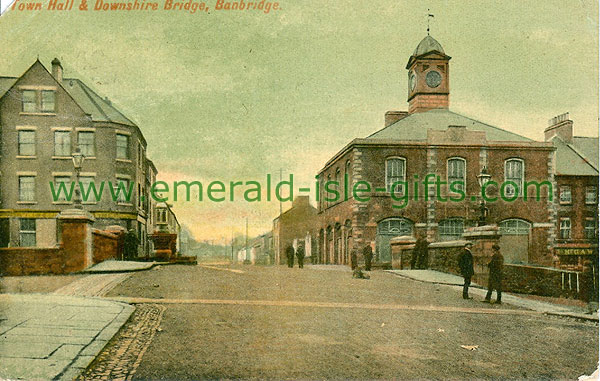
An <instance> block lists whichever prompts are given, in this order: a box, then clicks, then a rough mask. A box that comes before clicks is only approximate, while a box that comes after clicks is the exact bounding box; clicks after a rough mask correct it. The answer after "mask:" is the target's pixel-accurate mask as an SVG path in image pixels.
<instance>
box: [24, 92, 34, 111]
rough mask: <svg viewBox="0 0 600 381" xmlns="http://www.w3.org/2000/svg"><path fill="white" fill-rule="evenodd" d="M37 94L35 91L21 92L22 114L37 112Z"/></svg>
mask: <svg viewBox="0 0 600 381" xmlns="http://www.w3.org/2000/svg"><path fill="white" fill-rule="evenodd" d="M36 98H37V94H36V92H35V90H23V99H22V101H23V112H36V111H37V99H36Z"/></svg>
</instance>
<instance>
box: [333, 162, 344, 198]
mask: <svg viewBox="0 0 600 381" xmlns="http://www.w3.org/2000/svg"><path fill="white" fill-rule="evenodd" d="M342 182H343V180H342V172H340V169H339V168H337V169H336V170H335V189H337V191H338V192H339V193H338V196H337V199H336V200H334V201H333V203H334V204H337V203H338V202H340V201H341V200H343V198H342Z"/></svg>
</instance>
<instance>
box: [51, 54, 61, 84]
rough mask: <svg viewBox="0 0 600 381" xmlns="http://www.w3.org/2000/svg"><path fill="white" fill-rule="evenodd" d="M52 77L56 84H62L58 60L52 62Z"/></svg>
mask: <svg viewBox="0 0 600 381" xmlns="http://www.w3.org/2000/svg"><path fill="white" fill-rule="evenodd" d="M52 76H53V77H54V79H56V81H57V82H58V83H61V84H62V80H63V67H62V64H61V63H60V61H59V59H58V58H55V59H53V60H52Z"/></svg>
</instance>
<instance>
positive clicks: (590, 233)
mask: <svg viewBox="0 0 600 381" xmlns="http://www.w3.org/2000/svg"><path fill="white" fill-rule="evenodd" d="M583 231H584V234H585V238H586V239H595V238H596V219H595V218H594V217H587V218H586V219H585V225H584V229H583Z"/></svg>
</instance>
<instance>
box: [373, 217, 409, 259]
mask: <svg viewBox="0 0 600 381" xmlns="http://www.w3.org/2000/svg"><path fill="white" fill-rule="evenodd" d="M412 231H413V223H412V222H411V221H410V220H407V219H406V218H388V219H385V220H383V221H381V222H380V223H379V224H378V225H377V236H376V237H375V260H376V261H377V262H379V263H391V262H392V248H391V245H390V240H391V239H392V238H394V237H399V236H403V235H412Z"/></svg>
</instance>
